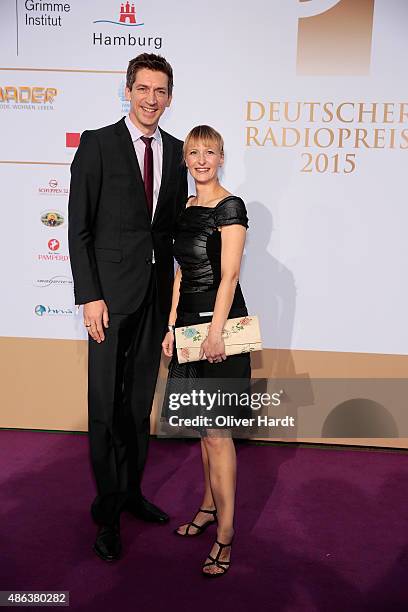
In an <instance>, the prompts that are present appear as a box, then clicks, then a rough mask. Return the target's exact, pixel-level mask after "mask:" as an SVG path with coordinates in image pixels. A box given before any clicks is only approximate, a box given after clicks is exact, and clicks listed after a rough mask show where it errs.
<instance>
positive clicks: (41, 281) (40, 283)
mask: <svg viewBox="0 0 408 612" xmlns="http://www.w3.org/2000/svg"><path fill="white" fill-rule="evenodd" d="M33 285H34V287H41V289H45V288H47V287H65V286H72V285H73V281H72V278H70V277H69V276H64V275H60V276H58V275H57V276H51V277H50V278H37V280H35V281H34V282H33Z"/></svg>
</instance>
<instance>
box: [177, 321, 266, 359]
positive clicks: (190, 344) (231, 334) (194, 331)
mask: <svg viewBox="0 0 408 612" xmlns="http://www.w3.org/2000/svg"><path fill="white" fill-rule="evenodd" d="M209 327H210V323H198V324H197V325H188V326H186V327H176V329H175V335H176V349H177V359H178V362H179V363H187V362H188V361H198V358H199V354H200V347H201V343H202V342H203V341H204V340H205V338H206V337H207V335H208V329H209ZM222 338H223V340H224V344H225V354H226V355H238V354H239V353H250V352H252V351H260V350H262V340H261V332H260V328H259V320H258V317H257V316H249V315H248V316H246V317H238V318H236V319H228V320H227V321H226V323H225V327H224V330H223V332H222ZM202 359H205V357H202Z"/></svg>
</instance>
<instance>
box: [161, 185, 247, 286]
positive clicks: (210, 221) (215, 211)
mask: <svg viewBox="0 0 408 612" xmlns="http://www.w3.org/2000/svg"><path fill="white" fill-rule="evenodd" d="M234 224H239V225H243V226H244V227H246V228H247V227H248V217H247V212H246V208H245V204H244V202H243V201H242V200H241V198H239V197H237V196H227V197H226V198H224V199H223V200H221V201H220V202H219V203H218V204H217V206H215V207H213V208H209V207H205V206H189V207H187V208H185V209H184V210H183V211H182V212H181V213H180V215H179V217H178V220H177V225H176V236H175V241H174V246H173V252H174V256H175V258H176V259H177V261H178V263H179V265H180V268H181V286H180V293H181V294H183V293H191V292H205V291H213V290H217V289H218V285H219V284H220V280H221V232H219V231H218V228H219V227H222V226H224V225H234Z"/></svg>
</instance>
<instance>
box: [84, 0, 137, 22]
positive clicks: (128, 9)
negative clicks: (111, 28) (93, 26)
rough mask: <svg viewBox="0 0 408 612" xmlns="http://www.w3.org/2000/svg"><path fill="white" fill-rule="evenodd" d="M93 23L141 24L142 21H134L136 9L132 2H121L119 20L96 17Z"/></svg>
mask: <svg viewBox="0 0 408 612" xmlns="http://www.w3.org/2000/svg"><path fill="white" fill-rule="evenodd" d="M94 23H113V24H115V25H120V26H133V27H134V26H142V25H144V23H141V22H139V23H138V22H137V21H136V9H135V5H134V3H132V4H130V3H129V2H126V3H125V2H122V3H121V5H120V11H119V21H112V20H110V19H96V20H95V21H94Z"/></svg>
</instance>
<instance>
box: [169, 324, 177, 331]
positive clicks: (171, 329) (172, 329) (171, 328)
mask: <svg viewBox="0 0 408 612" xmlns="http://www.w3.org/2000/svg"><path fill="white" fill-rule="evenodd" d="M167 329H168V330H169V332H173V333H174V330H175V329H176V326H175V325H171V324H170V323H169V324H168V325H167Z"/></svg>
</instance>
